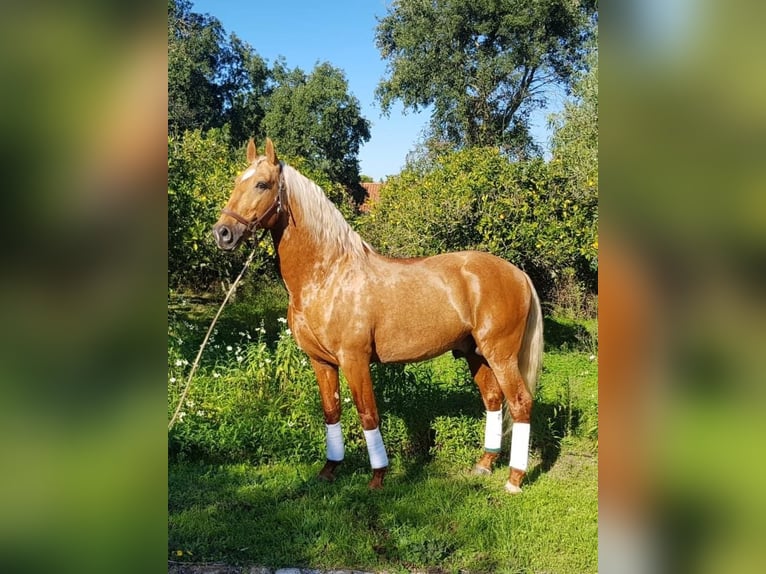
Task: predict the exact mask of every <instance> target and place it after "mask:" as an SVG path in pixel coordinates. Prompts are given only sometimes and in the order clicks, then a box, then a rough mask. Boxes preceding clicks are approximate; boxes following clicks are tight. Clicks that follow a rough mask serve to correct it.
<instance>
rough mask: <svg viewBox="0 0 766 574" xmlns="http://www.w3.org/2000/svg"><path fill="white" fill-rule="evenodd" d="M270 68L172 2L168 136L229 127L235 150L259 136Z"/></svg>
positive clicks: (186, 6) (215, 24) (213, 23)
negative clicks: (252, 136) (241, 144)
mask: <svg viewBox="0 0 766 574" xmlns="http://www.w3.org/2000/svg"><path fill="white" fill-rule="evenodd" d="M268 79H269V70H268V67H267V66H266V62H265V61H264V60H263V59H262V58H261V57H260V56H258V55H257V54H256V53H255V52H254V51H253V50H252V48H251V47H250V46H248V45H247V44H246V43H244V42H243V41H242V40H240V39H239V38H237V37H236V36H235V35H234V34H231V35H230V36H229V37H228V38H227V37H226V33H225V30H224V28H223V25H222V24H221V22H220V21H219V20H218V19H217V18H214V17H212V16H209V15H202V14H197V13H195V12H192V10H191V2H189V1H188V0H168V133H170V134H172V135H173V136H175V137H179V136H180V135H181V134H183V132H185V131H187V130H194V129H201V130H207V129H210V128H214V127H218V128H220V127H223V126H224V125H229V127H230V130H231V133H232V136H233V138H234V142H235V145H238V144H240V143H241V142H242V141H244V140H245V139H246V138H247V137H249V136H250V135H251V134H253V133H255V132H257V131H258V127H259V125H260V121H261V119H262V118H263V114H264V112H263V108H262V101H261V100H262V98H263V96H264V95H265V94H266V93H268Z"/></svg>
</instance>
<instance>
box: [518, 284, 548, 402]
mask: <svg viewBox="0 0 766 574" xmlns="http://www.w3.org/2000/svg"><path fill="white" fill-rule="evenodd" d="M526 277H527V283H529V289H530V291H531V292H532V302H531V304H530V306H529V315H527V328H526V330H525V331H524V340H523V341H522V343H521V350H520V351H519V370H520V371H521V376H522V378H523V379H524V382H525V383H527V388H528V389H529V392H530V393H531V394H532V396H533V397H534V396H535V387H536V386H537V377H538V376H539V375H540V368H541V367H542V364H543V313H542V310H541V309H540V298H539V297H538V296H537V291H535V286H534V285H532V280H531V279H530V278H529V276H528V275H527V276H526Z"/></svg>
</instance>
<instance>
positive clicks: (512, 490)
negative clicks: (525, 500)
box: [505, 480, 521, 494]
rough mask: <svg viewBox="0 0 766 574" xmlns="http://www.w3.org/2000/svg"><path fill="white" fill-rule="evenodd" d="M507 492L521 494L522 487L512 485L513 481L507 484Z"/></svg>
mask: <svg viewBox="0 0 766 574" xmlns="http://www.w3.org/2000/svg"><path fill="white" fill-rule="evenodd" d="M505 491H506V492H507V493H508V494H521V487H520V486H516V485H515V484H511V481H510V480H508V481H506V483H505Z"/></svg>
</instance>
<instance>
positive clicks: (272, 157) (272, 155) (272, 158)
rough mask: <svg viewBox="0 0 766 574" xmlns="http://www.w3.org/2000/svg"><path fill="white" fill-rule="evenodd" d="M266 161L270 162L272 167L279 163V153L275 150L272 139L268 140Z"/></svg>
mask: <svg viewBox="0 0 766 574" xmlns="http://www.w3.org/2000/svg"><path fill="white" fill-rule="evenodd" d="M266 159H267V160H269V163H270V164H271V165H277V163H279V160H278V159H277V152H276V151H275V150H274V142H272V141H271V138H266Z"/></svg>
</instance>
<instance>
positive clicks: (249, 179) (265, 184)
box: [213, 138, 284, 250]
mask: <svg viewBox="0 0 766 574" xmlns="http://www.w3.org/2000/svg"><path fill="white" fill-rule="evenodd" d="M247 161H248V163H249V164H250V166H249V167H248V168H247V169H246V170H245V171H244V172H242V174H241V175H240V176H239V177H237V179H236V181H235V183H234V191H232V193H231V197H229V201H228V203H227V204H226V207H225V208H224V209H223V210H222V211H221V217H219V218H218V221H217V222H216V224H215V225H214V226H213V235H215V241H216V243H217V244H218V247H220V248H221V249H226V250H229V249H234V248H235V247H236V246H237V245H239V243H240V242H241V241H242V239H245V238H246V237H248V236H249V235H250V234H251V233H252V232H253V231H255V230H256V229H257V228H263V229H270V228H272V227H274V226H275V225H277V222H278V221H279V219H280V216H281V213H282V211H283V208H282V194H283V189H282V186H283V185H284V183H283V180H282V166H281V165H280V163H279V160H278V159H277V154H276V152H275V151H274V144H273V143H272V141H271V139H269V138H266V155H265V156H259V155H258V152H257V151H256V149H255V143H253V140H252V139H250V141H249V142H248V144H247Z"/></svg>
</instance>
